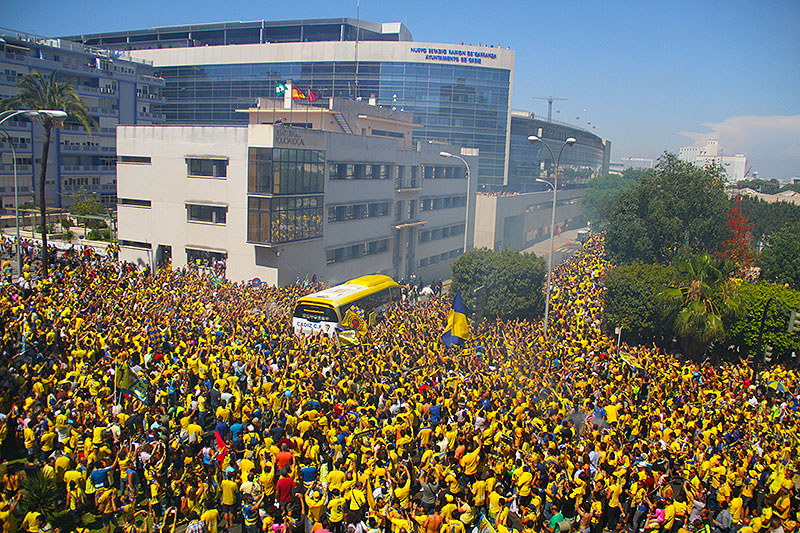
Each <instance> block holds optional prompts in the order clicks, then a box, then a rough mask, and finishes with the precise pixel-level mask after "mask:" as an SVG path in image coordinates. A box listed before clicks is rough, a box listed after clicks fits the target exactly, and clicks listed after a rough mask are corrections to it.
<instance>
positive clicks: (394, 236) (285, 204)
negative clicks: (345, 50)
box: [117, 99, 477, 285]
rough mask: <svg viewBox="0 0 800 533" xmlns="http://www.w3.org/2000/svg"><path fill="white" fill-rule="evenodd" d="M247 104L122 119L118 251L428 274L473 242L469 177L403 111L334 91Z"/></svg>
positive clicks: (271, 271)
mask: <svg viewBox="0 0 800 533" xmlns="http://www.w3.org/2000/svg"><path fill="white" fill-rule="evenodd" d="M246 111H247V112H249V114H250V124H249V125H247V126H136V127H134V126H120V127H118V129H117V149H118V154H119V166H118V176H119V177H118V179H119V182H118V196H119V211H118V219H119V240H120V245H121V258H122V259H123V260H128V261H134V262H136V263H138V264H139V265H140V266H142V267H145V266H148V267H150V268H153V267H155V266H156V265H158V264H160V263H162V262H165V261H168V260H171V262H172V266H173V267H182V266H185V265H187V264H189V263H191V262H195V261H197V260H201V261H205V260H208V259H217V260H219V259H224V260H225V261H226V264H227V272H226V275H227V277H228V278H229V279H231V280H234V281H242V280H250V279H253V278H259V279H260V280H262V281H263V282H266V283H269V284H278V285H286V284H288V283H291V282H293V281H294V280H295V279H296V278H297V277H301V278H302V277H305V276H306V275H313V274H316V275H317V277H318V279H321V280H324V281H327V282H329V283H337V282H342V281H345V280H347V279H350V278H354V277H356V276H360V275H363V274H367V273H383V274H388V275H391V276H393V277H394V278H396V279H400V278H403V277H406V276H409V275H410V274H411V273H412V272H415V273H416V274H417V275H418V276H420V277H421V278H422V279H424V280H431V279H435V278H438V277H446V276H448V275H449V272H450V265H451V264H452V262H453V261H454V260H455V258H456V257H458V256H459V255H461V254H462V253H463V252H464V249H465V245H466V248H467V249H469V248H471V246H472V240H473V235H472V230H471V229H469V230H468V228H470V226H472V221H473V220H474V210H475V203H474V198H475V188H476V183H477V182H476V180H468V179H466V176H467V173H466V167H465V166H464V164H463V163H462V162H461V161H459V160H458V159H456V158H449V157H442V156H441V155H440V152H442V151H447V152H450V153H458V152H456V149H455V148H454V147H452V146H450V145H444V144H438V143H422V142H419V143H413V142H412V141H411V130H412V128H413V127H414V124H413V123H411V117H412V116H411V114H410V113H406V112H402V111H397V110H392V109H388V108H380V107H377V106H370V105H366V104H361V103H357V102H352V101H342V100H339V99H331V100H330V102H329V105H328V106H327V107H313V108H310V107H308V108H302V107H301V108H300V109H298V108H296V107H295V109H293V110H291V111H288V110H286V109H281V105H280V102H278V101H276V100H262V101H261V102H260V105H259V107H256V108H253V109H249V110H246ZM289 123H293V124H298V123H302V124H305V125H307V126H309V127H305V128H300V127H291V126H287V125H286V124H289ZM345 130H350V131H357V132H360V133H361V134H360V135H355V134H351V133H344V131H345ZM464 159H465V160H466V161H467V162H468V163H469V165H470V166H475V165H477V157H471V156H466V155H465V156H464ZM468 188H469V189H470V190H469V191H468ZM470 198H471V199H472V201H470V200H468V199H470ZM468 212H469V220H467V215H468ZM467 222H469V224H467Z"/></svg>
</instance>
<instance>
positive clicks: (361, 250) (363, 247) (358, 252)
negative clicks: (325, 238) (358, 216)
mask: <svg viewBox="0 0 800 533" xmlns="http://www.w3.org/2000/svg"><path fill="white" fill-rule="evenodd" d="M388 251H389V238H388V237H386V238H383V239H376V240H372V241H365V242H359V243H356V244H348V245H347V246H340V247H338V248H331V249H329V250H326V251H325V260H326V263H327V264H329V265H330V264H333V263H342V262H344V261H350V260H352V259H358V258H359V257H364V256H367V255H376V254H382V253H384V252H388ZM383 292H384V291H382V292H381V293H378V294H375V295H372V296H370V297H369V298H370V299H377V300H381V299H382V298H384V297H386V298H388V297H389V293H388V291H386V294H385V295H383V294H382V293H383ZM377 300H376V301H377ZM381 301H382V300H381ZM373 304H374V302H373V301H372V300H370V302H368V303H365V304H364V305H365V309H366V308H370V309H371V308H374V307H376V306H377V305H382V304H381V303H378V304H376V305H373ZM369 305H371V307H368V306H369ZM342 312H344V310H343V311H342Z"/></svg>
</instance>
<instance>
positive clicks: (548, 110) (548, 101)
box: [533, 96, 567, 122]
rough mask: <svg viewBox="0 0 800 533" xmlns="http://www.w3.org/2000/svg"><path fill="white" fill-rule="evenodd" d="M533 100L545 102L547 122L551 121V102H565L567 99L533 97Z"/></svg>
mask: <svg viewBox="0 0 800 533" xmlns="http://www.w3.org/2000/svg"><path fill="white" fill-rule="evenodd" d="M533 98H534V100H547V121H548V122H552V121H553V102H555V101H556V100H567V98H559V97H557V96H534V97H533Z"/></svg>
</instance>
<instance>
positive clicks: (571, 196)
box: [475, 189, 585, 250]
mask: <svg viewBox="0 0 800 533" xmlns="http://www.w3.org/2000/svg"><path fill="white" fill-rule="evenodd" d="M584 191H585V189H566V190H560V191H558V197H557V202H558V204H559V205H557V207H556V226H557V227H563V226H564V223H565V222H568V221H570V220H574V219H577V218H578V217H580V216H581V202H580V199H581V197H582V196H583V194H584ZM564 202H566V203H564ZM476 203H477V209H476V215H475V216H476V220H475V248H489V249H491V250H503V249H511V250H523V249H525V248H528V247H529V246H531V245H532V244H535V243H536V242H539V241H541V240H542V239H544V238H547V237H548V236H549V235H550V220H551V217H552V205H553V193H552V192H551V191H544V192H534V193H524V194H513V195H508V196H488V195H478V197H477V202H476Z"/></svg>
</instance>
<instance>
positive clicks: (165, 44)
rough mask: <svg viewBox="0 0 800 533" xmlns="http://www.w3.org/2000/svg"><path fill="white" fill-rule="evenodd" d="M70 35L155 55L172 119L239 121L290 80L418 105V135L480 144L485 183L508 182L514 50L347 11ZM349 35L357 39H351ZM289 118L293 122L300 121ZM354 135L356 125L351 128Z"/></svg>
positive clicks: (323, 92)
mask: <svg viewBox="0 0 800 533" xmlns="http://www.w3.org/2000/svg"><path fill="white" fill-rule="evenodd" d="M69 38H71V39H78V40H81V39H82V40H83V42H85V43H88V44H92V45H95V46H106V47H109V48H114V49H118V50H125V51H127V52H128V53H130V54H131V55H132V56H133V57H138V58H141V59H146V60H148V61H153V64H154V65H155V66H156V67H157V71H158V74H159V76H161V77H163V78H164V80H165V82H166V86H165V89H164V97H165V99H166V103H165V105H163V106H162V107H161V108H160V109H161V111H162V112H163V113H164V115H165V116H166V123H167V124H175V125H188V124H194V125H240V124H246V123H247V120H248V119H247V116H246V115H244V114H242V113H237V112H236V110H237V109H244V108H248V107H252V106H253V105H255V103H256V101H257V99H258V98H259V97H271V96H274V95H275V86H276V83H285V82H286V81H287V80H291V81H292V83H293V85H294V86H295V87H298V88H300V89H301V90H313V91H314V92H316V93H317V94H318V95H320V96H321V99H322V100H321V101H320V102H319V105H325V104H326V103H327V98H328V97H343V98H356V99H361V100H363V101H370V102H374V103H375V104H377V105H380V106H385V107H391V108H395V109H398V110H404V111H408V112H411V113H413V120H414V122H415V123H416V124H418V127H416V128H414V131H413V134H412V137H413V140H414V141H422V142H427V141H434V142H444V143H448V144H452V145H454V146H458V147H461V148H466V149H472V150H477V152H478V153H479V163H478V168H474V169H471V170H472V174H473V176H475V177H476V178H477V181H478V183H480V184H483V185H493V186H502V185H503V184H504V183H505V174H506V168H507V161H508V129H509V121H510V112H511V105H510V102H511V89H512V81H513V68H514V52H513V51H511V50H507V49H499V48H491V47H484V46H470V45H452V44H435V43H419V42H413V41H412V40H411V34H410V33H409V32H408V30H407V29H406V28H405V27H404V26H403V25H402V24H400V23H373V22H366V21H355V20H351V19H318V20H304V21H283V22H280V21H271V22H267V21H255V22H246V23H220V24H203V25H187V26H172V27H168V28H154V29H150V30H133V31H126V32H112V33H104V34H90V35H86V36H85V37H79V36H70V37H69ZM354 41H356V42H355V43H354ZM293 123H294V122H293ZM356 133H359V132H356Z"/></svg>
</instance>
